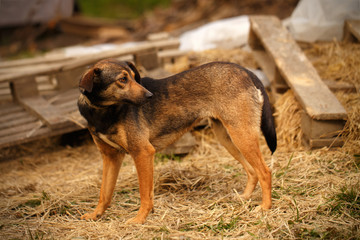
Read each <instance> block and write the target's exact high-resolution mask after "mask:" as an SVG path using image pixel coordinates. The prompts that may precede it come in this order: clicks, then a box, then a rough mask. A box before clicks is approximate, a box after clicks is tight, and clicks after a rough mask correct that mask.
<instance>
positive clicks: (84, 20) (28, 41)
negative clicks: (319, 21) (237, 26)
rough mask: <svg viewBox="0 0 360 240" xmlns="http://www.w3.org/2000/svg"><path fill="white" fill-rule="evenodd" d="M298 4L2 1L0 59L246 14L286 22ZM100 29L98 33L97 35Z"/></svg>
mask: <svg viewBox="0 0 360 240" xmlns="http://www.w3.org/2000/svg"><path fill="white" fill-rule="evenodd" d="M297 3H298V0H194V1H186V0H95V1H86V0H51V1H45V0H1V1H0V59H2V60H4V59H18V58H23V57H32V56H34V55H36V54H39V53H43V52H46V51H49V50H51V49H54V48H59V47H65V46H70V45H76V44H79V43H81V44H87V45H93V44H99V43H123V42H127V41H138V40H144V39H145V38H146V36H147V35H148V34H149V33H154V32H164V31H165V32H169V33H171V34H172V35H174V36H178V35H179V34H181V33H182V32H184V31H187V30H190V29H193V28H195V27H198V26H201V25H203V24H205V23H208V22H212V21H215V20H218V19H223V18H229V17H234V16H239V15H247V14H272V15H276V16H278V17H279V18H280V19H284V18H286V17H289V16H290V15H291V13H292V11H293V10H294V8H295V7H296V5H297ZM99 29H102V31H99Z"/></svg>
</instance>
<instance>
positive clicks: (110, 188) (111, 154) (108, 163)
mask: <svg viewBox="0 0 360 240" xmlns="http://www.w3.org/2000/svg"><path fill="white" fill-rule="evenodd" d="M94 141H95V143H96V145H97V147H98V148H99V150H100V152H101V156H102V159H103V174H102V182H101V189H100V199H99V203H98V205H97V207H96V209H95V210H94V211H93V212H92V213H86V214H84V215H83V216H81V219H86V220H89V219H92V220H96V219H98V218H99V217H100V216H101V215H102V214H103V213H104V211H105V210H106V209H107V208H108V207H109V205H110V202H111V199H112V195H113V193H114V188H115V184H116V180H117V177H118V174H119V170H120V167H121V163H122V160H123V159H124V156H125V154H124V153H121V152H119V151H118V150H117V149H115V148H113V147H111V146H109V145H107V144H106V143H104V142H102V140H99V139H96V138H95V137H94Z"/></svg>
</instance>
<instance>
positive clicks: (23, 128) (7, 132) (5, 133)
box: [0, 121, 41, 137]
mask: <svg viewBox="0 0 360 240" xmlns="http://www.w3.org/2000/svg"><path fill="white" fill-rule="evenodd" d="M39 126H41V122H40V121H36V122H30V123H26V124H22V125H18V126H16V127H11V128H6V129H3V130H0V136H1V137H10V136H11V135H14V134H18V133H24V132H30V131H31V130H33V129H36V128H38V127H39ZM25 135H26V133H25Z"/></svg>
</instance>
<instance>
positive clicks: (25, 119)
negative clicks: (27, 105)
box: [0, 115, 37, 130]
mask: <svg viewBox="0 0 360 240" xmlns="http://www.w3.org/2000/svg"><path fill="white" fill-rule="evenodd" d="M36 120H37V118H36V117H34V116H32V115H25V116H23V117H21V118H15V119H13V120H11V121H5V122H1V123H0V130H3V129H6V128H14V127H16V126H19V125H22V124H27V123H31V122H35V121H36Z"/></svg>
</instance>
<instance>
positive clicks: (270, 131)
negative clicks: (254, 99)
mask: <svg viewBox="0 0 360 240" xmlns="http://www.w3.org/2000/svg"><path fill="white" fill-rule="evenodd" d="M261 92H262V95H263V97H264V103H263V107H262V114H261V131H262V132H263V134H264V137H265V140H266V143H267V145H268V147H269V149H270V151H271V153H272V154H273V153H274V152H275V150H276V146H277V138H276V131H275V123H274V118H273V116H272V111H271V106H270V101H269V97H268V95H267V94H266V92H265V90H262V91H261Z"/></svg>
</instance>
